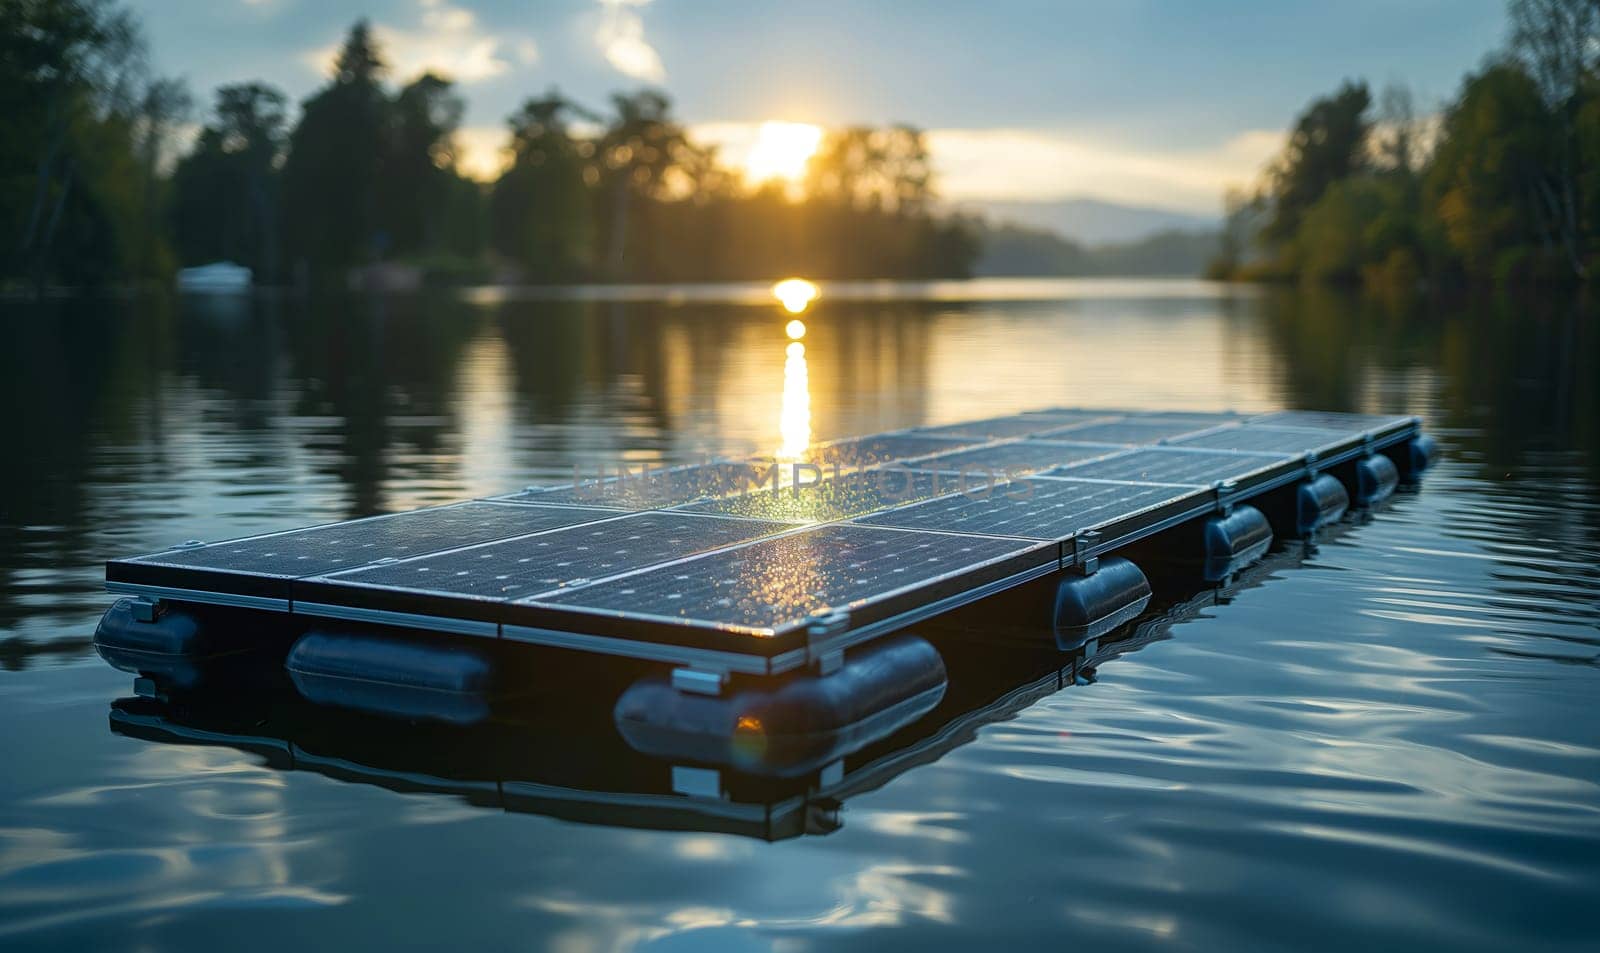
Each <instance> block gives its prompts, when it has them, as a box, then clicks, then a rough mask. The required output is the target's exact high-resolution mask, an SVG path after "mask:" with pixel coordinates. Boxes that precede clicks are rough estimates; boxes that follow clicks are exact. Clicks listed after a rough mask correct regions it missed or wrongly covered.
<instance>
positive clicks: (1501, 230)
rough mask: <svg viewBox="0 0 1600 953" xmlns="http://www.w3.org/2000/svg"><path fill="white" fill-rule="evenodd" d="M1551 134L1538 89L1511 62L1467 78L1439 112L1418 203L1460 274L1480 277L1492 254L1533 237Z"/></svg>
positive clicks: (1488, 269)
mask: <svg viewBox="0 0 1600 953" xmlns="http://www.w3.org/2000/svg"><path fill="white" fill-rule="evenodd" d="M1550 129H1551V121H1550V116H1549V113H1548V111H1547V109H1546V107H1545V103H1544V100H1543V98H1542V97H1541V95H1540V93H1539V87H1538V84H1537V83H1536V82H1535V81H1534V80H1533V78H1532V77H1530V76H1529V75H1528V74H1527V73H1526V72H1525V71H1524V70H1523V69H1522V68H1521V67H1520V66H1518V65H1516V64H1512V63H1502V64H1499V65H1496V66H1491V67H1489V68H1488V69H1485V70H1484V71H1482V72H1480V73H1478V74H1476V75H1474V76H1470V77H1468V78H1467V80H1466V82H1465V83H1464V84H1463V86H1462V90H1461V95H1460V97H1459V98H1458V99H1457V101H1456V103H1455V104H1454V105H1452V106H1451V107H1450V109H1449V111H1448V112H1446V114H1445V117H1444V123H1443V127H1442V129H1441V130H1440V142H1439V147H1438V149H1437V151H1436V152H1435V154H1434V159H1433V164H1432V166H1431V168H1430V169H1429V170H1428V173H1427V176H1426V179H1425V182H1424V186H1423V204H1424V208H1425V214H1426V216H1427V221H1428V223H1429V227H1430V229H1431V230H1432V232H1433V233H1434V235H1435V239H1434V243H1435V245H1442V246H1443V250H1444V252H1445V254H1447V255H1450V256H1453V257H1455V258H1456V259H1457V260H1458V261H1459V262H1460V263H1461V265H1462V266H1463V268H1464V270H1465V271H1466V273H1467V274H1469V275H1473V274H1476V275H1487V274H1489V273H1491V272H1492V270H1493V268H1494V266H1495V259H1496V257H1497V256H1498V255H1499V254H1501V253H1503V252H1505V251H1507V250H1509V249H1512V248H1516V247H1518V246H1526V245H1530V244H1532V243H1534V242H1535V241H1537V240H1538V236H1539V229H1538V222H1539V219H1540V212H1539V207H1538V204H1537V203H1538V202H1539V194H1538V193H1539V185H1538V183H1539V182H1540V180H1541V179H1542V177H1543V176H1544V174H1545V172H1546V170H1547V169H1548V168H1549V167H1550V165H1551V159H1552V155H1551V152H1552V149H1551V137H1550Z"/></svg>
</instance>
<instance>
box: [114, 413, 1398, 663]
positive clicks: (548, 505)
mask: <svg viewBox="0 0 1600 953" xmlns="http://www.w3.org/2000/svg"><path fill="white" fill-rule="evenodd" d="M1419 436H1420V422H1419V421H1418V419H1417V418H1415V417H1408V416H1382V415H1358V414H1334V413H1312V412H1303V411H1287V412H1280V413H1274V414H1267V415H1262V416H1245V415H1238V414H1230V413H1216V414H1212V413H1187V412H1172V413H1151V412H1138V413H1133V412H1120V411H1099V410H1079V409H1068V408H1061V409H1047V410H1040V411H1031V412H1028V413H1022V414H1015V415H1011V416H1005V417H995V418H990V419H986V420H976V421H969V422H966V423H960V424H951V425H944V426H937V427H925V428H914V429H910V430H902V431H895V432H892V433H884V434H874V435H869V436H864V437H856V438H851V439H848V440H842V441H837V442H834V443H831V444H825V445H821V446H818V447H815V448H813V449H812V450H811V451H810V452H809V453H808V454H807V455H806V456H805V457H804V458H803V459H802V460H801V461H799V464H800V465H799V466H792V465H790V464H787V463H786V464H783V465H782V466H779V465H774V464H771V463H770V461H769V462H764V463H756V464H751V463H746V462H742V461H735V460H726V461H716V462H712V463H707V464H697V465H691V466H684V467H676V468H670V469H658V470H652V471H648V472H645V473H642V474H641V473H639V472H634V473H631V474H626V475H622V476H615V475H614V476H611V477H609V478H605V479H600V478H596V479H594V480H587V481H577V482H574V483H571V484H567V485H563V486H555V487H545V488H529V489H527V490H524V491H523V492H520V493H515V494H511V495H507V496H501V497H495V498H491V499H482V500H473V501H469V502H463V503H456V504H452V505H448V506H438V507H432V508H428V509H422V510H417V511H413V512H408V513H397V514H393V515H387V516H377V517H371V518H368V519H360V520H351V521H347V522H341V523H333V524H327V525H322V526H313V527H310V528H306V529H299V530H292V531H289V532H282V533H274V534H270V535H265V536H255V537H250V538H246V539H238V540H231V541H227V542H218V543H209V544H202V543H192V544H186V545H183V546H180V547H177V548H174V549H169V550H166V551H163V552H159V553H153V554H150V555H144V556H137V557H133V558H128V559H118V560H114V561H111V562H110V563H108V564H107V567H106V580H107V588H109V589H111V590H112V591H115V592H121V593H128V594H132V595H136V596H142V597H145V598H146V599H149V600H156V601H160V600H166V601H169V602H176V603H194V604H202V605H214V606H229V607H237V608H246V609H254V610H267V611H272V612H279V613H285V614H288V615H290V616H295V617H301V618H305V619H315V620H327V619H339V620H348V621H355V622H360V623H374V624H379V625H388V626H397V627H403V628H406V629H411V630H421V631H423V632H430V631H431V632H444V633H453V634H457V635H468V636H481V637H483V638H488V639H498V640H506V641H511V642H524V643H534V644H539V645H545V646H556V647H561V648H567V649H576V650H583V651H589V652H596V653H604V654H612V655H619V656H627V657H633V658H640V659H647V660H653V661H659V662H663V663H668V664H672V665H677V666H684V667H691V668H694V669H696V670H704V671H714V672H720V673H724V674H727V673H744V674H749V675H773V674H780V673H784V672H788V671H792V670H795V669H800V668H805V667H807V666H817V665H823V664H826V663H825V662H824V661H823V660H825V659H828V658H830V657H831V658H837V657H838V655H839V653H842V652H843V651H844V650H846V649H849V648H852V647H854V646H856V645H859V644H861V643H863V642H865V641H867V640H870V639H873V638H875V637H877V636H880V635H884V634H887V633H890V632H893V631H896V630H898V629H902V628H904V627H906V626H908V625H911V624H913V623H915V622H917V621H920V620H922V619H925V618H928V617H930V616H932V615H935V614H938V613H942V612H944V611H947V610H949V609H953V608H956V607H958V606H961V605H964V604H966V603H970V602H973V601H975V600H977V599H981V598H984V597H986V596H988V595H991V594H995V593H998V592H1000V591H1002V590H1005V589H1009V588H1012V587H1016V586H1019V585H1021V584H1023V583H1026V582H1028V581H1030V580H1034V579H1037V578H1040V577H1043V576H1047V575H1050V574H1055V573H1061V572H1063V571H1066V570H1071V569H1074V568H1077V569H1078V570H1079V571H1083V570H1086V569H1088V568H1090V567H1092V566H1093V565H1094V564H1095V560H1097V559H1098V557H1100V556H1101V555H1102V554H1107V553H1110V552H1112V551H1114V550H1116V549H1118V548H1120V547H1123V546H1126V545H1128V544H1130V543H1133V542H1136V541H1139V540H1142V539H1145V538H1147V537H1150V536H1153V535H1155V534H1158V533H1161V532H1163V531H1165V530H1168V529H1171V528H1174V527H1177V526H1179V525H1181V524H1185V523H1188V522H1190V521H1194V520H1198V519H1203V518H1206V517H1208V516H1210V515H1214V514H1217V513H1219V512H1226V511H1228V510H1229V509H1230V508H1231V507H1232V506H1234V505H1235V504H1237V503H1243V502H1247V501H1250V500H1254V499H1256V498H1258V497H1261V496H1263V495H1264V494H1268V493H1271V492H1273V491H1275V490H1278V489H1280V488H1284V487H1288V486H1291V485H1293V484H1304V483H1306V482H1307V481H1309V480H1312V479H1313V478H1317V477H1320V476H1323V475H1324V474H1326V473H1337V472H1339V468H1340V467H1342V466H1344V465H1346V464H1349V463H1351V462H1352V461H1356V460H1359V459H1362V458H1364V457H1366V456H1370V455H1372V454H1374V453H1377V452H1387V453H1389V454H1391V455H1399V456H1404V451H1405V450H1406V449H1407V447H1408V445H1411V442H1412V441H1415V440H1417V439H1419ZM1423 439H1425V438H1423ZM1341 478H1343V477H1341Z"/></svg>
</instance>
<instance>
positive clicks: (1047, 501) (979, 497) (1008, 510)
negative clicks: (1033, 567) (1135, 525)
mask: <svg viewBox="0 0 1600 953" xmlns="http://www.w3.org/2000/svg"><path fill="white" fill-rule="evenodd" d="M1201 496H1203V494H1202V493H1201V492H1200V491H1199V490H1198V489H1196V488H1190V487H1172V486H1132V485H1127V484H1120V483H1093V482H1079V481H1075V480H1037V479H1026V480H1018V481H1015V482H1014V483H1011V484H1007V485H1005V486H1003V487H996V488H994V489H993V490H991V491H990V492H988V493H985V494H979V493H963V494H959V495H956V496H949V497H943V498H941V499H937V500H930V501H928V502H926V503H918V504H916V505H914V506H907V507H901V508H900V509H897V510H891V511H889V512H887V513H880V514H877V515H873V516H865V517H862V518H860V519H858V520H856V522H857V523H860V524H862V525H868V526H896V527H901V528H904V529H937V530H944V531H946V532H954V533H983V534H989V535H996V536H1018V537H1026V538H1029V539H1038V540H1061V539H1065V538H1067V537H1069V536H1071V535H1073V534H1074V533H1076V532H1078V531H1079V530H1083V529H1092V528H1095V527H1097V526H1101V525H1104V524H1105V523H1107V522H1109V521H1112V520H1115V519H1118V518H1120V517H1125V516H1130V515H1133V514H1136V513H1139V512H1140V511H1143V510H1145V509H1148V508H1150V507H1154V506H1159V505H1160V504H1163V503H1170V502H1173V501H1177V500H1184V499H1197V498H1199V497H1201Z"/></svg>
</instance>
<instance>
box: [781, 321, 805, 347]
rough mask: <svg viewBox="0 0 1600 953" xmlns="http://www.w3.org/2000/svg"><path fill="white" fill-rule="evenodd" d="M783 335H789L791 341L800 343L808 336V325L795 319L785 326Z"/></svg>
mask: <svg viewBox="0 0 1600 953" xmlns="http://www.w3.org/2000/svg"><path fill="white" fill-rule="evenodd" d="M783 333H784V334H787V335H789V340H791V341H798V340H800V339H801V338H803V337H805V336H806V323H805V322H804V321H802V320H800V319H799V318H795V319H794V320H793V321H790V322H789V323H788V324H786V325H784V326H783Z"/></svg>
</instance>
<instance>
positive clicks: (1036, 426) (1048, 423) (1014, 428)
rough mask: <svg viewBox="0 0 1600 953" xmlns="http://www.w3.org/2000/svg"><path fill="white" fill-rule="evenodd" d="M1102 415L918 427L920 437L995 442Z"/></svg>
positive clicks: (1022, 416) (1058, 415) (1052, 415)
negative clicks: (969, 438) (960, 438)
mask: <svg viewBox="0 0 1600 953" xmlns="http://www.w3.org/2000/svg"><path fill="white" fill-rule="evenodd" d="M1102 416H1105V415H1103V414H1098V413H1094V412H1091V411H1082V412H1079V413H1076V414H1071V413H1069V412H1067V411H1061V412H1053V413H1050V414H1013V415H1011V416H1008V417H990V418H987V419H985V420H969V421H967V422H966V423H959V424H946V425H944V426H942V427H920V428H918V429H917V431H916V432H917V433H919V434H932V435H937V436H945V437H981V438H983V439H986V440H995V439H999V438H1004V437H1026V436H1028V435H1030V434H1043V433H1048V432H1050V431H1054V430H1060V429H1061V428H1063V427H1067V426H1071V425H1073V424H1076V423H1082V422H1087V421H1090V420H1096V419H1098V418H1100V417H1102Z"/></svg>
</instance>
